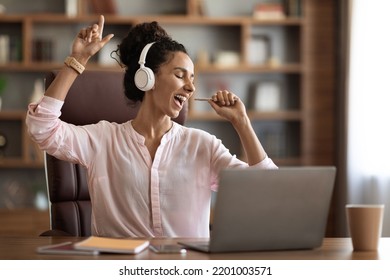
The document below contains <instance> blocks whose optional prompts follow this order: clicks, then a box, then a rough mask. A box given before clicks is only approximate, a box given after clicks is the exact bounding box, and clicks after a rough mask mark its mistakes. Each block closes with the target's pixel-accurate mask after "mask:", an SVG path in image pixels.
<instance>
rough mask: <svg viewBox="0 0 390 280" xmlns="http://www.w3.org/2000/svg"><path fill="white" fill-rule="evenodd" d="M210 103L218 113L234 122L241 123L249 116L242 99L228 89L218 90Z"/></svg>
mask: <svg viewBox="0 0 390 280" xmlns="http://www.w3.org/2000/svg"><path fill="white" fill-rule="evenodd" d="M209 104H210V105H211V107H213V109H214V110H215V111H216V112H217V114H218V115H220V116H221V117H223V118H225V119H226V120H228V121H229V122H231V123H233V124H239V123H240V122H241V121H242V120H243V119H246V118H247V115H246V109H245V105H244V103H243V102H242V101H241V99H240V98H239V97H238V96H236V95H235V94H234V93H232V92H230V91H227V90H219V91H217V92H216V93H215V94H214V95H213V96H212V97H211V100H210V101H209Z"/></svg>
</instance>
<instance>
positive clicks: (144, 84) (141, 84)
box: [134, 67, 154, 91]
mask: <svg viewBox="0 0 390 280" xmlns="http://www.w3.org/2000/svg"><path fill="white" fill-rule="evenodd" d="M134 82H135V85H136V86H137V88H138V89H140V90H142V91H148V90H150V89H152V88H153V86H154V73H153V71H152V69H150V68H148V67H141V68H139V69H138V70H137V72H135V76H134Z"/></svg>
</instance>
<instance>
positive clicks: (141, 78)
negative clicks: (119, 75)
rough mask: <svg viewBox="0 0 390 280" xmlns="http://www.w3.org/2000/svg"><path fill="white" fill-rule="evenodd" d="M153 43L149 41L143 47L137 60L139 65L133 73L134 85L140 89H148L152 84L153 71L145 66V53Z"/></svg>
mask: <svg viewBox="0 0 390 280" xmlns="http://www.w3.org/2000/svg"><path fill="white" fill-rule="evenodd" d="M154 43H155V42H153V43H149V44H147V45H146V46H145V47H144V48H143V50H142V52H141V55H140V57H139V61H138V64H139V65H140V67H139V69H138V70H137V72H135V75H134V82H135V85H136V86H137V88H138V89H140V90H142V91H148V90H150V89H152V88H153V86H154V73H153V71H152V69H150V68H148V67H145V60H146V55H147V54H148V51H149V49H150V47H151V46H152V45H153V44H154Z"/></svg>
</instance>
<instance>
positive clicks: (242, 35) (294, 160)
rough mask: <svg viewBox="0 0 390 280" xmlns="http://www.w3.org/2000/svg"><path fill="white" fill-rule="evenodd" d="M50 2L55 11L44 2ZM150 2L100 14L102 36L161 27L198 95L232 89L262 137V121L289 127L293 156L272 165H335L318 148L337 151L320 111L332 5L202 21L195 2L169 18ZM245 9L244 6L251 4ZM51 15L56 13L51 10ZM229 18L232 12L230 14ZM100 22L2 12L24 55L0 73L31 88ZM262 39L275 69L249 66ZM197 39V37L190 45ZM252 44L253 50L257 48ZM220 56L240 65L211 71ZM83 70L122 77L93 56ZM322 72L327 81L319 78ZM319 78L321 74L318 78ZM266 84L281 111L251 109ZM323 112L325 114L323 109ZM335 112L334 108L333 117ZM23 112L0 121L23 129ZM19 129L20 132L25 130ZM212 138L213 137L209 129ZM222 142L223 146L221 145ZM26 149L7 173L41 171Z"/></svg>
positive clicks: (193, 114) (220, 125)
mask: <svg viewBox="0 0 390 280" xmlns="http://www.w3.org/2000/svg"><path fill="white" fill-rule="evenodd" d="M177 1H182V0H177ZM211 1H212V0H211ZM47 3H48V5H52V6H53V5H54V4H53V3H52V2H51V1H49V0H47ZM147 3H149V4H147ZM150 3H151V1H142V0H139V1H138V2H137V5H144V6H143V7H142V13H137V14H135V13H133V14H131V15H105V25H106V26H105V27H106V28H105V33H107V34H108V33H111V32H113V33H115V34H116V35H117V36H116V37H114V38H119V39H121V36H122V35H123V34H122V33H124V32H127V30H128V28H129V27H130V26H132V25H134V24H137V23H140V22H148V21H157V22H159V23H160V24H161V25H162V26H163V27H164V28H166V30H167V31H168V32H169V33H170V34H172V37H173V38H174V39H177V40H178V41H180V42H182V43H183V44H184V45H186V47H187V49H188V51H189V54H190V55H191V57H192V58H193V59H194V63H195V72H196V74H197V77H196V82H197V93H196V94H197V95H198V96H200V97H201V96H203V95H207V94H208V93H209V92H212V91H213V90H215V89H216V88H217V87H220V88H222V87H224V86H225V85H228V86H229V89H230V88H231V87H232V89H231V90H232V91H233V92H235V93H237V94H238V95H239V96H240V98H242V100H245V102H246V105H247V111H248V116H249V117H250V119H251V121H252V122H253V123H255V124H256V125H257V126H258V127H257V130H258V132H259V133H262V131H263V127H264V126H262V123H266V127H267V129H269V128H270V127H272V124H274V123H277V125H279V124H281V127H282V126H283V125H284V126H285V127H286V129H287V130H288V135H289V136H288V137H291V138H293V139H292V143H293V144H290V142H287V144H288V145H294V153H292V154H287V155H289V156H290V155H292V157H286V158H283V159H277V162H280V163H283V164H287V165H295V164H297V165H300V164H309V163H310V164H314V163H316V162H320V163H322V162H329V163H332V160H331V159H332V155H325V153H324V152H323V150H326V151H333V150H334V143H330V142H329V139H331V141H332V139H333V137H334V135H333V131H334V130H333V129H332V128H333V125H334V124H333V123H332V121H333V117H332V114H329V115H327V116H323V115H320V114H319V113H318V112H321V111H323V110H324V109H325V107H326V106H327V104H330V102H331V101H332V100H333V94H331V93H330V92H331V90H332V87H333V86H334V82H333V80H332V79H333V77H334V72H332V71H333V70H332V69H331V67H332V65H333V63H334V60H332V54H333V53H332V52H334V51H335V50H334V49H333V48H332V46H333V45H332V46H330V45H329V44H327V45H326V46H327V47H326V48H325V47H324V46H323V44H320V43H321V42H332V41H334V37H332V36H333V35H332V32H333V29H334V26H333V25H332V26H331V25H330V23H329V21H326V20H325V19H323V16H321V17H319V16H318V15H322V14H323V13H325V14H326V15H328V16H332V11H333V9H334V4H332V2H331V1H330V0H327V1H324V3H322V4H321V5H320V4H318V3H316V2H315V1H308V0H301V7H302V13H301V14H302V15H303V16H301V17H287V18H285V19H282V20H259V19H255V18H253V17H251V16H234V15H233V16H222V17H210V16H200V15H197V6H196V5H197V3H196V1H193V0H186V3H185V4H184V2H180V3H177V4H179V5H180V8H179V9H178V8H177V6H175V7H174V9H172V10H171V11H172V12H173V11H177V13H176V14H158V12H156V11H158V8H157V7H156V6H153V8H151V7H149V8H150V11H151V14H146V13H147V11H148V8H147V6H148V5H150ZM246 3H247V4H248V2H246ZM128 5H131V4H128ZM242 5H245V1H243V2H242ZM327 7H328V8H329V9H327ZM225 8H226V7H225ZM221 9H223V7H221ZM49 10H50V9H49ZM57 10H58V9H57ZM231 10H232V9H230V10H229V7H228V8H227V9H226V11H229V12H230V11H231ZM251 10H252V7H251V8H248V9H247V11H246V14H248V15H249V14H250V11H251ZM52 11H56V10H53V9H52ZM121 12H122V11H121ZM161 12H164V9H163V8H161ZM219 12H220V11H219V10H218V14H223V12H222V13H219ZM232 13H233V14H234V13H235V11H232ZM152 14H153V15H152ZM97 20H98V15H96V14H83V15H78V16H75V17H69V16H66V15H65V14H61V13H49V14H48V13H34V14H32V13H24V14H13V15H8V14H2V15H1V18H0V23H1V27H0V34H1V33H5V34H7V35H10V36H13V37H14V38H15V37H17V38H18V40H19V41H20V43H21V44H22V45H23V48H22V50H21V54H20V55H19V56H15V57H17V59H13V61H12V62H10V63H5V64H0V74H2V75H5V76H8V77H10V76H12V79H13V80H23V81H26V80H28V79H29V82H30V83H32V81H34V80H35V79H38V78H39V79H40V78H41V77H43V76H44V75H45V73H47V72H49V71H52V70H53V69H59V68H61V67H63V62H62V61H63V59H64V58H65V57H66V56H67V55H68V48H67V47H64V46H65V45H66V44H67V43H68V42H69V41H70V40H72V39H73V37H72V36H74V34H73V31H74V32H76V31H77V30H79V28H81V27H83V26H85V25H86V24H90V23H95V22H96V21H97ZM53 29H55V31H53ZM56 32H57V33H58V34H57V33H56ZM259 35H260V36H266V37H267V38H268V39H269V40H270V42H271V45H269V46H268V47H269V48H271V51H272V52H270V54H269V55H272V57H270V56H269V57H268V61H271V62H272V63H273V64H272V63H270V62H266V63H264V65H256V64H250V63H249V62H250V61H251V59H249V58H252V57H251V55H252V54H253V49H252V48H253V44H252V43H253V41H251V40H252V38H255V37H256V36H259ZM45 36H46V37H45ZM198 37H199V38H200V39H195V38H198ZM41 38H42V39H49V40H52V42H53V45H55V47H53V50H54V51H53V52H55V53H53V56H52V59H51V60H50V61H49V62H36V61H34V59H33V51H32V50H33V42H34V40H35V39H41ZM319 40H321V42H320V41H319ZM255 43H258V42H255ZM255 46H257V47H258V45H255ZM203 50H206V51H207V56H208V59H207V60H206V61H209V64H200V63H197V61H198V60H197V58H198V55H199V53H200V51H203ZM225 50H226V51H231V52H235V53H236V54H238V56H239V61H240V63H239V64H238V65H235V66H232V67H225V66H224V67H221V66H218V65H216V64H215V63H214V61H216V57H217V55H218V54H219V52H220V51H225ZM38 58H39V56H38ZM274 58H276V59H274ZM257 59H258V58H257ZM255 61H258V60H255ZM87 69H90V70H110V71H123V69H122V68H120V67H119V66H117V65H112V64H110V65H102V64H99V63H98V59H97V58H96V57H94V58H93V59H91V60H90V62H89V63H88V65H87ZM324 72H325V73H326V75H322V73H324ZM317 73H319V74H317ZM25 74H27V75H25ZM320 74H321V76H319V75H320ZM15 77H16V78H15ZM270 80H274V81H276V82H277V83H280V84H281V85H282V87H281V88H282V91H283V92H282V94H281V99H283V104H281V106H279V107H281V108H285V109H283V110H281V111H276V112H260V111H255V110H252V109H251V108H253V107H254V105H253V102H254V100H256V99H254V98H255V95H254V94H258V92H256V91H254V90H253V89H252V87H254V86H256V85H257V84H259V83H261V82H262V81H270ZM23 86H24V88H23V89H20V88H18V87H15V89H13V90H12V94H19V93H20V92H28V91H29V90H30V89H27V90H26V87H27V83H26V85H23ZM220 88H219V89H220ZM217 90H218V89H217ZM13 98H14V97H13ZM16 98H17V97H16ZM23 98H25V97H23ZM24 103H27V102H24ZM3 104H4V103H3ZM332 104H333V103H332ZM193 105H194V104H193V103H190V106H189V113H188V117H187V121H188V122H190V123H191V122H193V123H196V125H199V126H205V127H206V126H207V125H208V124H210V126H209V127H213V126H214V128H216V132H218V133H219V134H224V133H225V134H226V135H227V136H226V138H228V142H229V141H230V142H229V143H231V145H235V146H234V147H229V148H232V150H239V149H240V147H237V146H239V144H238V142H237V141H231V139H232V138H233V137H235V136H232V135H231V134H232V133H234V130H233V131H230V130H229V125H228V124H225V123H224V122H226V121H225V120H224V119H222V118H221V117H220V116H218V115H217V114H216V113H214V112H210V111H207V110H208V108H207V106H203V104H197V105H196V106H193ZM205 105H207V104H205ZM326 108H327V109H328V107H326ZM21 109H22V108H21ZM23 109H24V108H23ZM333 109H334V108H331V111H332V110H333ZM332 112H333V111H332ZM24 114H25V112H24V110H23V111H21V112H1V113H0V120H4V121H8V122H9V121H12V120H19V121H20V122H21V123H23V122H24ZM323 124H326V126H325V125H323ZM12 125H14V126H16V125H15V124H12ZM23 125H24V124H23ZM318 127H325V129H323V130H322V129H319V128H318ZM22 129H24V128H23V127H22ZM209 132H210V133H213V132H215V131H213V130H212V128H211V129H210V131H209ZM24 133H25V132H23V131H22V132H21V136H22V137H25V136H26V135H25V134H24ZM329 135H330V136H329ZM229 137H230V139H229ZM286 137H287V136H286ZM222 141H223V142H224V139H222ZM236 142H237V143H236ZM271 142H272V141H271ZM26 143H27V142H26V140H25V139H24V140H23V141H22V145H23V148H22V149H24V150H23V155H22V156H21V159H20V160H19V159H17V158H16V159H15V160H14V159H7V162H6V165H7V166H9V167H11V168H12V167H16V168H17V167H21V168H24V167H26V168H28V167H31V168H35V167H39V166H42V163H35V162H34V161H31V162H29V158H31V156H29V153H31V150H32V149H31V146H29V144H26ZM320 143H321V144H320ZM26 149H27V150H26ZM28 151H30V152H28ZM295 151H296V152H295ZM295 153H296V155H295ZM26 159H27V160H26ZM2 167H4V165H2Z"/></svg>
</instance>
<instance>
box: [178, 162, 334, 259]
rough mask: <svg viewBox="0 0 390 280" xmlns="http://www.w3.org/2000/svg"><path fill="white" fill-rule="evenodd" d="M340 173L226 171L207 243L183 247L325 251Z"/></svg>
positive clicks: (314, 170)
mask: <svg viewBox="0 0 390 280" xmlns="http://www.w3.org/2000/svg"><path fill="white" fill-rule="evenodd" d="M335 175H336V168H335V167H333V166H326V167H323V166H321V167H283V168H280V169H278V170H259V169H227V170H223V171H222V172H221V174H220V182H219V190H218V193H217V198H216V202H215V210H214V221H213V225H212V231H211V235H210V240H209V241H208V242H206V243H205V242H181V243H180V244H181V245H184V246H185V247H186V248H188V249H195V250H199V251H203V252H209V253H218V252H240V251H263V250H264V251H269V250H296V249H312V248H316V247H320V246H321V245H322V240H323V238H324V236H325V229H326V224H327V218H328V212H329V206H330V201H331V197H332V192H333V187H334V181H335Z"/></svg>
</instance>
